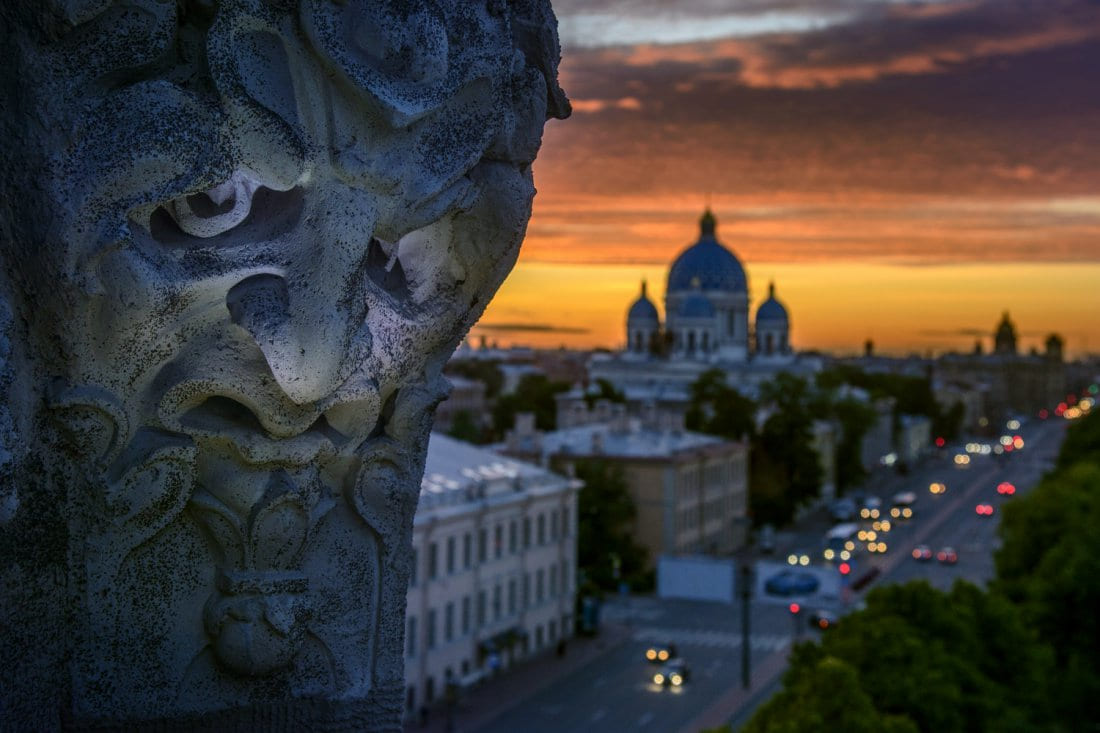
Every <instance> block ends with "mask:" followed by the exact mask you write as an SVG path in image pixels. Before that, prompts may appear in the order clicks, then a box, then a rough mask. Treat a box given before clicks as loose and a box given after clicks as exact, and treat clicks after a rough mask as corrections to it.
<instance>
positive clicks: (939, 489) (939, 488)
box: [928, 481, 947, 494]
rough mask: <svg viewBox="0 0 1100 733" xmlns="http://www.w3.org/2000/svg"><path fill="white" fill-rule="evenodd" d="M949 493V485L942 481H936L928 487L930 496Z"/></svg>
mask: <svg viewBox="0 0 1100 733" xmlns="http://www.w3.org/2000/svg"><path fill="white" fill-rule="evenodd" d="M946 491H947V484H945V483H943V482H942V481H935V482H933V483H931V484H929V485H928V493H930V494H942V493H944V492H946Z"/></svg>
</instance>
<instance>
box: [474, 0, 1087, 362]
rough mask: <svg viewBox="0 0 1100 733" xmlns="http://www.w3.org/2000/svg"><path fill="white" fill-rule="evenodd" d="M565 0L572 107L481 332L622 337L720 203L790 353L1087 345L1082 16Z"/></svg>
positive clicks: (1010, 10) (722, 223) (996, 7)
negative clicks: (1048, 341)
mask: <svg viewBox="0 0 1100 733" xmlns="http://www.w3.org/2000/svg"><path fill="white" fill-rule="evenodd" d="M731 6H732V7H731ZM555 7H556V9H557V12H558V15H559V18H560V21H561V29H562V38H563V63H562V80H563V85H564V86H565V88H566V90H567V92H568V93H569V94H570V96H571V98H572V99H573V102H574V108H575V113H574V115H573V117H572V119H570V120H568V121H566V122H563V123H554V124H551V125H550V126H549V127H548V129H547V136H546V141H545V144H544V148H543V152H542V154H541V156H540V159H539V162H538V163H537V164H536V166H535V181H536V185H537V187H538V188H539V191H540V193H539V195H538V197H536V200H535V206H534V217H533V219H532V222H531V225H530V227H529V230H528V237H527V242H526V243H525V245H524V250H523V252H522V254H521V256H520V261H519V264H518V265H517V268H516V270H515V272H514V273H513V275H512V276H511V278H510V279H509V281H508V282H507V283H506V284H505V286H504V288H502V289H501V291H500V293H499V294H498V296H497V299H496V301H494V303H493V304H492V305H491V306H490V308H489V310H488V311H487V313H486V316H485V317H484V319H483V321H482V324H479V327H477V328H475V331H474V334H475V336H477V335H481V334H484V335H486V336H487V337H488V338H490V339H498V340H499V341H500V342H501V343H526V344H531V345H536V346H557V345H559V344H564V345H567V346H577V347H592V346H607V347H615V346H617V345H619V344H621V342H622V330H623V328H622V327H623V321H624V319H625V304H626V303H629V302H630V300H629V299H630V298H631V297H632V296H633V295H634V294H635V293H636V292H637V289H638V284H639V281H640V280H641V279H642V278H643V277H645V278H647V279H648V280H649V285H650V292H651V293H652V294H653V296H654V297H655V299H656V300H657V302H658V305H659V306H660V297H661V295H662V292H663V278H664V274H665V268H667V265H668V263H669V262H671V260H672V259H673V258H674V257H675V256H676V254H677V253H678V252H679V251H681V250H682V249H683V248H684V247H686V246H687V245H688V244H690V243H691V242H693V241H694V239H695V236H696V233H697V230H696V222H697V220H698V216H699V214H700V213H701V211H702V208H703V206H704V205H705V204H706V203H708V202H709V204H710V206H711V207H712V208H713V210H714V212H715V213H716V215H717V216H718V219H719V231H718V235H719V239H720V240H721V241H722V242H723V243H725V244H726V245H727V246H729V247H730V248H731V249H732V250H733V251H734V252H735V253H736V254H737V255H738V257H739V258H740V259H741V260H742V262H743V263H744V264H745V266H746V269H747V270H748V273H749V278H750V295H751V297H752V301H753V303H754V304H755V303H758V302H759V301H760V300H761V299H762V298H763V297H764V294H765V293H766V290H767V284H768V281H769V280H772V279H774V280H775V281H776V284H777V290H778V293H779V295H780V298H781V299H783V300H785V301H786V302H787V303H788V305H789V306H790V307H791V310H792V312H793V313H794V319H793V324H792V341H793V342H794V345H795V346H796V347H798V348H802V349H806V348H822V349H830V350H846V351H849V352H851V351H856V350H858V349H860V348H861V347H862V343H863V341H864V340H865V339H867V338H871V339H873V340H874V341H875V342H876V344H878V345H879V346H880V347H881V349H882V350H884V351H888V352H894V353H907V352H909V351H920V352H924V351H927V350H929V349H931V350H934V351H937V352H938V351H943V350H951V349H953V350H969V349H970V348H971V347H972V346H973V341H974V338H975V337H976V333H978V332H981V333H987V334H988V333H990V332H991V331H992V328H993V327H994V326H995V324H996V321H997V320H999V318H1000V315H1001V313H1002V312H1003V311H1005V310H1008V311H1010V312H1011V313H1012V316H1013V318H1014V320H1015V321H1016V322H1017V325H1018V326H1019V328H1020V330H1021V332H1022V339H1021V340H1022V344H1023V346H1024V347H1025V348H1026V347H1029V346H1032V345H1038V343H1039V342H1040V341H1041V340H1042V338H1044V337H1045V335H1046V334H1047V333H1049V332H1051V331H1057V332H1059V333H1061V334H1062V335H1063V336H1064V337H1065V339H1066V341H1067V350H1068V352H1069V354H1070V355H1071V356H1072V355H1074V354H1079V353H1083V352H1085V351H1087V350H1089V349H1095V348H1096V347H1097V346H1098V345H1100V330H1097V327H1096V326H1095V325H1094V324H1093V323H1092V322H1091V321H1092V319H1091V313H1092V311H1094V310H1095V300H1096V299H1095V297H1094V296H1093V295H1092V293H1091V292H1090V290H1091V288H1090V283H1092V282H1095V281H1096V278H1097V275H1100V265H1098V264H1097V263H1098V262H1100V236H1098V235H1100V196H1098V195H1097V194H1096V184H1097V182H1098V181H1100V152H1098V151H1100V144H1098V143H1100V101H1098V100H1097V99H1096V95H1095V94H1094V93H1093V91H1092V88H1093V86H1094V84H1093V83H1092V80H1091V79H1090V75H1089V69H1090V68H1097V67H1098V66H1100V44H1097V43H1096V41H1097V40H1098V39H1100V7H1098V6H1096V4H1095V3H1087V2H1083V1H1081V0H1076V1H1071V0H1067V1H1065V2H1057V3H1050V2H1044V3H1039V2H1014V3H1006V2H958V1H956V2H924V3H919V4H918V3H891V2H852V1H851V0H833V1H831V2H827V3H812V4H810V3H800V2H794V1H792V2H771V3H759V2H740V3H733V4H730V3H713V2H706V1H705V0H695V1H694V2H686V1H685V2H678V3H653V2H648V3H647V2H644V1H643V0H618V1H614V0H606V1H603V2H583V3H581V2H574V1H573V0H567V1H566V2H558V3H556V4H555ZM842 288H843V289H844V290H841V289H842ZM914 311H917V312H919V314H920V315H921V316H922V317H921V318H920V319H917V318H915V317H914V315H915V314H914ZM853 319H854V320H853ZM1090 342H1091V343H1090Z"/></svg>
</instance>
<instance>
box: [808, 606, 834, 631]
mask: <svg viewBox="0 0 1100 733" xmlns="http://www.w3.org/2000/svg"><path fill="white" fill-rule="evenodd" d="M836 622H837V617H836V614H835V613H833V612H832V611H827V610H825V609H823V608H819V609H817V610H816V611H814V612H813V613H811V614H810V616H809V624H810V628H811V629H822V630H824V629H831V628H832V627H833V626H836Z"/></svg>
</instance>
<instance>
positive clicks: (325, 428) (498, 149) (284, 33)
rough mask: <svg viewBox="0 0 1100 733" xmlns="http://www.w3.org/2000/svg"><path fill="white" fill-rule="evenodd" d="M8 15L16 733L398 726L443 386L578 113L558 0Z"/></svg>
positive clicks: (6, 433) (1, 447)
mask: <svg viewBox="0 0 1100 733" xmlns="http://www.w3.org/2000/svg"><path fill="white" fill-rule="evenodd" d="M0 18H2V20H3V32H4V37H3V40H4V43H5V48H7V49H8V52H9V57H10V59H11V61H10V62H9V68H8V69H7V73H6V75H5V79H4V81H3V85H4V86H3V93H2V99H3V101H4V105H3V115H4V120H3V125H4V127H3V142H2V145H3V151H4V171H5V176H4V191H3V204H2V205H3V210H2V216H0V219H2V221H0V226H2V236H3V248H4V249H3V251H4V271H3V273H2V274H0V295H2V296H3V297H2V301H3V302H0V335H2V336H3V338H0V398H2V399H0V522H2V523H3V524H2V525H0V531H2V534H3V537H2V539H0V543H2V544H0V549H2V551H3V558H4V559H5V567H4V569H3V570H0V577H2V578H3V581H4V590H3V610H2V611H0V614H2V616H0V629H2V632H0V634H2V639H0V649H2V651H3V652H4V655H5V658H6V659H7V660H8V664H7V665H6V668H5V669H4V671H3V672H0V694H2V695H3V698H4V699H3V700H2V701H0V716H3V717H4V718H5V719H6V720H7V721H8V722H11V723H13V724H14V726H15V727H17V728H19V727H25V728H28V729H36V730H38V729H51V728H58V727H74V728H83V727H94V726H97V725H106V726H112V725H116V724H123V723H125V724H126V725H127V726H128V727H133V726H135V725H137V726H140V725H141V724H142V723H143V722H144V723H149V724H150V725H153V726H155V727H157V729H158V730H167V729H171V727H172V726H178V727H179V728H181V729H187V728H191V727H194V726H199V727H201V726H204V725H205V726H208V727H211V728H214V729H221V728H225V727H229V726H233V725H240V726H242V727H243V728H250V729H252V728H255V727H268V728H273V729H287V730H290V729H303V728H306V727H309V726H311V725H313V724H319V723H320V722H324V724H325V725H328V726H330V727H334V728H341V727H343V728H349V729H357V730H362V729H392V728H396V727H397V726H398V725H399V722H400V718H401V711H402V707H403V701H404V680H403V675H402V669H403V667H402V649H403V646H402V639H403V626H404V603H405V592H406V585H407V581H408V576H409V570H410V536H411V526H412V517H413V512H414V510H415V507H416V501H417V495H418V490H419V481H420V474H421V472H422V470H423V461H424V454H425V450H426V446H427V437H428V430H429V426H430V423H431V412H432V410H433V409H434V406H435V405H436V404H437V403H438V402H439V401H440V400H441V399H442V398H443V397H444V395H445V393H446V382H445V381H444V379H443V378H442V376H441V374H440V372H441V368H442V365H443V363H444V362H445V361H446V359H447V358H448V356H449V355H450V353H451V352H452V351H453V349H454V347H455V346H456V345H457V343H458V342H459V340H460V339H461V338H462V336H463V335H464V334H465V333H466V331H467V330H468V329H469V327H470V326H471V325H472V323H473V322H474V321H475V320H476V318H477V317H478V316H479V315H480V313H481V311H482V310H483V309H484V306H485V305H486V304H487V302H488V301H489V299H490V298H491V296H492V294H493V292H494V291H495V290H496V288H497V287H498V286H499V285H500V283H501V281H502V280H503V278H504V277H505V275H506V274H507V273H508V271H509V269H510V268H511V266H512V264H513V263H514V261H515V258H516V255H517V252H518V248H519V245H520V242H521V240H522V237H523V234H524V230H525V227H526V222H527V219H528V218H529V216H530V206H531V199H532V196H533V194H534V189H533V187H532V183H531V171H530V164H531V162H532V161H533V160H534V158H535V154H536V152H537V150H538V147H539V144H540V140H541V135H542V127H543V124H544V122H545V120H546V119H548V118H550V117H564V116H566V115H567V114H568V102H567V101H566V100H565V98H564V96H563V94H562V93H561V91H560V89H559V88H558V86H557V83H556V72H557V68H556V67H557V60H558V47H557V37H556V26H555V21H554V18H553V15H552V13H551V10H550V7H549V2H548V0H418V1H417V0H16V1H15V2H14V3H4V5H3V8H2V9H0Z"/></svg>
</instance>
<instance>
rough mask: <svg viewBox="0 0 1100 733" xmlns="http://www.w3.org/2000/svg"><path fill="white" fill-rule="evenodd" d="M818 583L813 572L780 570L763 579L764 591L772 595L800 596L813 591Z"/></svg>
mask: <svg viewBox="0 0 1100 733" xmlns="http://www.w3.org/2000/svg"><path fill="white" fill-rule="evenodd" d="M819 585H820V582H819V581H818V579H817V576H816V575H814V574H813V573H804V572H799V571H796V570H782V571H780V572H778V573H776V574H775V575H773V576H771V577H770V578H768V579H767V580H766V581H764V591H765V592H766V593H770V594H771V595H773V596H800V595H808V594H810V593H813V592H814V591H816V590H817V587H818V586H819Z"/></svg>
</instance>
